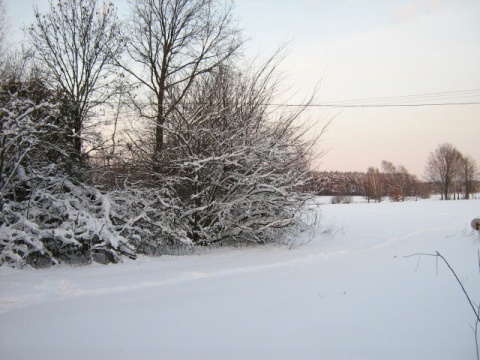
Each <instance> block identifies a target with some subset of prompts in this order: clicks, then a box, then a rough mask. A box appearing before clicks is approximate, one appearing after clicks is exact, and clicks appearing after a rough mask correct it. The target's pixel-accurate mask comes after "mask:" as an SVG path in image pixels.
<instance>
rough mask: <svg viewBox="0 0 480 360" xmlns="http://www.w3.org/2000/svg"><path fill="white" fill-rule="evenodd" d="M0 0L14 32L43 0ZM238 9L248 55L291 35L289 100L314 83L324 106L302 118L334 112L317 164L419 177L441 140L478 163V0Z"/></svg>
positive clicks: (263, 0)
mask: <svg viewBox="0 0 480 360" xmlns="http://www.w3.org/2000/svg"><path fill="white" fill-rule="evenodd" d="M5 2H6V5H7V8H8V11H9V14H10V16H11V19H12V26H11V32H12V36H13V38H17V36H18V34H19V33H20V30H19V29H20V28H21V27H22V26H24V25H28V24H29V23H31V21H32V20H33V10H32V4H36V5H38V7H39V9H40V10H41V11H42V9H46V8H47V7H46V4H48V1H47V0H36V1H35V0H6V1H5ZM114 3H115V5H117V6H118V7H119V8H120V9H125V8H126V6H125V4H126V1H125V0H116V1H114ZM234 11H235V15H236V16H237V19H238V24H239V27H240V28H242V29H243V34H244V37H245V39H246V40H247V42H246V44H245V53H246V54H247V56H250V57H256V56H258V57H260V58H262V57H268V56H269V55H271V54H273V53H274V52H275V50H276V49H278V48H279V47H280V46H282V45H283V44H286V43H287V44H288V51H287V57H286V58H285V60H284V62H283V64H282V66H281V71H282V74H284V75H285V76H286V77H287V80H286V87H288V88H289V89H291V91H292V93H293V92H294V93H295V95H291V96H290V97H289V98H288V99H287V100H285V101H286V102H288V103H289V104H301V103H302V102H303V100H304V99H305V98H307V97H308V96H309V94H311V92H312V90H313V89H314V88H315V86H316V85H318V89H319V90H318V92H317V94H316V98H315V100H314V101H313V104H314V105H322V106H312V107H309V108H308V110H307V111H306V113H305V114H304V115H305V117H304V119H305V121H308V122H319V125H318V126H317V128H316V129H317V130H316V131H317V132H318V131H319V130H320V129H321V126H322V124H325V122H326V121H328V120H329V119H333V121H332V122H331V124H330V125H329V127H328V128H327V131H326V133H325V134H323V136H322V138H321V143H320V147H321V150H323V151H324V152H325V154H324V156H323V157H322V158H321V159H320V160H318V161H317V162H316V163H315V166H316V168H317V169H318V170H325V171H366V170H367V169H368V167H370V166H376V167H380V166H381V162H382V160H388V161H391V162H393V163H394V164H397V165H400V164H402V165H404V166H405V167H406V168H407V169H408V170H409V171H410V172H411V173H413V174H416V175H417V176H418V177H420V178H421V177H422V176H423V174H424V168H425V164H426V162H427V159H428V156H429V154H430V153H431V152H432V151H434V150H435V149H436V148H437V147H438V145H439V144H441V143H445V142H447V143H451V144H453V145H454V146H455V147H457V149H458V150H460V151H461V152H462V153H464V154H468V155H471V156H472V157H473V158H474V159H475V160H476V162H477V164H479V165H480V65H479V64H480V1H478V0H451V1H447V0H415V1H414V0H383V1H381V0H364V1H360V0H337V1H333V0H331V1H325V0H236V2H235V10H234ZM359 100H361V101H359ZM472 102H473V103H478V104H469V105H437V106H432V105H428V104H451V103H472ZM398 104H402V105H404V106H401V107H399V106H385V105H398ZM426 104H427V105H426ZM326 105H329V106H326ZM331 105H335V106H331ZM359 105H361V106H360V107H359ZM365 105H368V107H366V106H365ZM379 105H381V106H379ZM405 105H416V106H405ZM418 105H422V106H418Z"/></svg>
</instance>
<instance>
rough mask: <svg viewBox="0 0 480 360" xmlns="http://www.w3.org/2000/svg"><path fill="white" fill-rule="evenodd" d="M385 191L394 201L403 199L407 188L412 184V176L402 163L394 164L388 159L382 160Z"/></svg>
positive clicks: (409, 188)
mask: <svg viewBox="0 0 480 360" xmlns="http://www.w3.org/2000/svg"><path fill="white" fill-rule="evenodd" d="M382 169H383V171H384V173H385V177H386V178H385V181H386V184H385V185H386V186H387V189H386V190H387V193H388V195H389V196H390V198H391V199H393V200H394V201H400V200H401V201H405V198H406V197H407V195H408V193H409V190H412V189H411V188H412V187H413V186H414V178H413V176H412V175H410V174H409V173H408V170H407V168H406V167H405V166H403V165H398V166H395V165H394V164H393V163H392V162H390V161H385V160H384V161H382Z"/></svg>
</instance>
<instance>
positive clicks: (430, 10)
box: [393, 0, 443, 23]
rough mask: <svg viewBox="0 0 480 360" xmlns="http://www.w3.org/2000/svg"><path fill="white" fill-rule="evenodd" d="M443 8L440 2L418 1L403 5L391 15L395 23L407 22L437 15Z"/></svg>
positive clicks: (437, 0)
mask: <svg viewBox="0 0 480 360" xmlns="http://www.w3.org/2000/svg"><path fill="white" fill-rule="evenodd" d="M442 8H443V1H442V0H420V1H412V2H410V3H408V4H405V5H404V6H403V7H402V8H401V9H399V10H397V11H396V12H395V13H394V14H393V19H394V20H395V21H396V22H402V23H403V22H409V21H412V20H415V19H416V18H418V17H419V16H422V15H432V14H435V13H438V12H439V11H440V10H441V9H442Z"/></svg>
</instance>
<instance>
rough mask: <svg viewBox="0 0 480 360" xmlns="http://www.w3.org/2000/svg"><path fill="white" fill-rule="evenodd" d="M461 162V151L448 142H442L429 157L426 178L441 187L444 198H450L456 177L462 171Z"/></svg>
mask: <svg viewBox="0 0 480 360" xmlns="http://www.w3.org/2000/svg"><path fill="white" fill-rule="evenodd" d="M461 162H462V154H461V153H460V151H458V150H457V148H456V147H455V146H453V145H452V144H448V143H443V144H440V145H439V146H438V147H437V149H436V150H435V151H433V152H432V153H430V156H429V157H428V160H427V165H426V167H425V178H426V179H427V180H428V181H431V182H433V183H434V184H435V185H436V186H437V187H438V188H439V189H440V191H441V194H442V198H443V199H445V200H448V194H449V192H450V190H451V187H452V185H453V182H454V180H455V177H456V176H457V175H458V174H459V172H460V169H461Z"/></svg>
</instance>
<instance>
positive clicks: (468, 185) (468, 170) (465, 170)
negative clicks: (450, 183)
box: [460, 155, 478, 199]
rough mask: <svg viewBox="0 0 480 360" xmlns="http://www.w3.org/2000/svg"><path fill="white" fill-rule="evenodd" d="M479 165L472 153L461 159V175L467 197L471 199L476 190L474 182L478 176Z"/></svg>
mask: <svg viewBox="0 0 480 360" xmlns="http://www.w3.org/2000/svg"><path fill="white" fill-rule="evenodd" d="M477 172H478V165H477V163H476V161H475V160H474V159H473V158H472V157H471V156H470V155H464V156H463V158H462V161H461V170H460V176H461V178H462V180H463V181H462V182H463V186H464V187H465V199H470V194H471V193H472V191H474V182H475V180H476V178H477Z"/></svg>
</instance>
